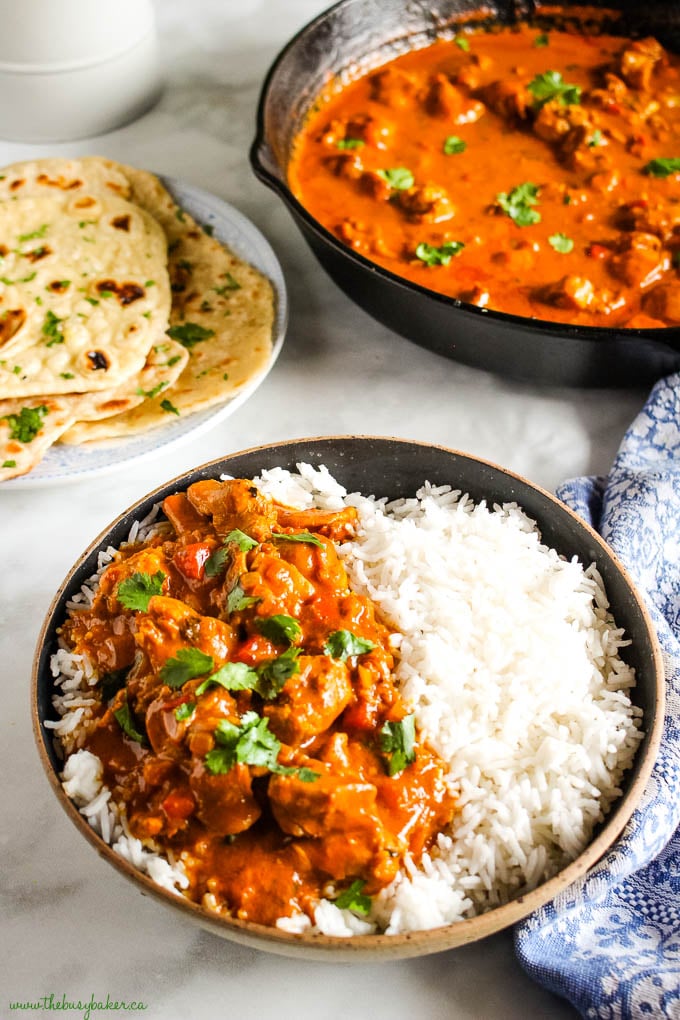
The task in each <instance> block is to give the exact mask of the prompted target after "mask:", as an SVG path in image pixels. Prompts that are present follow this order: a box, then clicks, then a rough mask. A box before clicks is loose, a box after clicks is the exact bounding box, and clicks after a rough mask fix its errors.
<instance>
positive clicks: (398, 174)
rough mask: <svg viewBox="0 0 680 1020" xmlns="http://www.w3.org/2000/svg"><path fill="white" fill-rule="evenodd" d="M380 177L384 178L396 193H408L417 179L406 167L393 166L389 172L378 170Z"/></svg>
mask: <svg viewBox="0 0 680 1020" xmlns="http://www.w3.org/2000/svg"><path fill="white" fill-rule="evenodd" d="M378 177H382V179H383V180H384V181H385V183H386V184H389V186H390V187H391V188H393V189H394V190H395V191H406V190H408V188H412V187H413V185H414V184H415V177H414V176H413V174H412V173H411V171H410V170H408V169H407V168H406V167H405V166H393V167H390V168H389V169H387V170H378Z"/></svg>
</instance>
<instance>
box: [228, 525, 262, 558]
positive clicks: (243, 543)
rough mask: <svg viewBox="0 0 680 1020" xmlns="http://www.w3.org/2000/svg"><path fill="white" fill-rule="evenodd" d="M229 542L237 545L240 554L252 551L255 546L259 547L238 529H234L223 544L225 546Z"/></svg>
mask: <svg viewBox="0 0 680 1020" xmlns="http://www.w3.org/2000/svg"><path fill="white" fill-rule="evenodd" d="M230 542H233V543H234V544H235V545H237V546H238V547H239V549H240V550H241V552H248V551H249V550H250V549H254V548H255V546H256V545H259V543H258V542H256V541H255V539H254V538H251V537H250V535H246V533H245V531H241V529H240V528H234V530H233V531H230V532H229V534H228V535H227V536H226V538H225V539H224V544H225V545H227V544H228V543H230Z"/></svg>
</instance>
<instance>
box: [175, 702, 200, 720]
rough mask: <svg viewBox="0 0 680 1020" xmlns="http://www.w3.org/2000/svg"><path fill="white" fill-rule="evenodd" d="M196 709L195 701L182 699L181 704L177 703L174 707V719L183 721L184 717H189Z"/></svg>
mask: <svg viewBox="0 0 680 1020" xmlns="http://www.w3.org/2000/svg"><path fill="white" fill-rule="evenodd" d="M195 709H196V702H195V701H183V702H182V704H181V705H178V706H177V708H176V709H175V719H176V720H177V722H184V720H185V719H190V718H191V717H192V715H193V714H194V711H195Z"/></svg>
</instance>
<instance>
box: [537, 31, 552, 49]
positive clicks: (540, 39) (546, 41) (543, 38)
mask: <svg viewBox="0 0 680 1020" xmlns="http://www.w3.org/2000/svg"><path fill="white" fill-rule="evenodd" d="M549 45H550V37H549V36H547V35H545V34H542V35H537V36H536V38H535V39H534V46H536V47H537V48H538V49H541V47H543V46H549Z"/></svg>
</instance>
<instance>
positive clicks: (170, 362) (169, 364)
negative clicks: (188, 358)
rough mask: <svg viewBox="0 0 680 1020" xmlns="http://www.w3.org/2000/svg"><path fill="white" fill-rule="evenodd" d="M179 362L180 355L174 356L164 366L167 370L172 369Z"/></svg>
mask: <svg viewBox="0 0 680 1020" xmlns="http://www.w3.org/2000/svg"><path fill="white" fill-rule="evenodd" d="M181 360H182V356H181V354H174V355H173V356H172V357H171V358H168V360H167V361H166V365H167V366H168V368H172V366H173V365H176V364H177V362H178V361H181Z"/></svg>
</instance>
